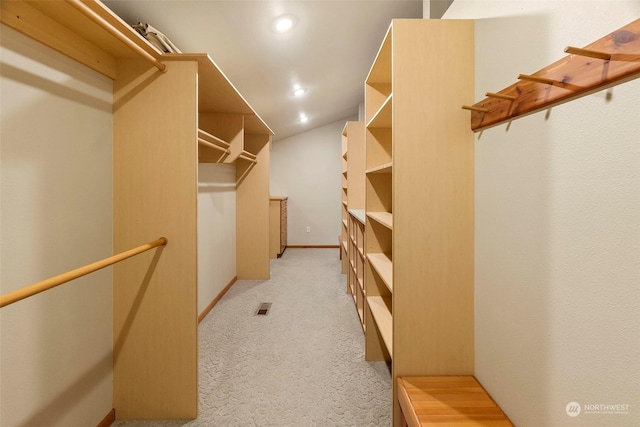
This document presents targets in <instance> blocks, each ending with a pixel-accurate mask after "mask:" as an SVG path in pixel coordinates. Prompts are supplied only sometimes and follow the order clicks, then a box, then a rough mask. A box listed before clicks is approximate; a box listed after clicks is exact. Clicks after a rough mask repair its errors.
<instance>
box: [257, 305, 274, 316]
mask: <svg viewBox="0 0 640 427" xmlns="http://www.w3.org/2000/svg"><path fill="white" fill-rule="evenodd" d="M269 310H271V303H270V302H263V303H260V305H259V306H258V309H257V310H256V316H266V315H267V314H269Z"/></svg>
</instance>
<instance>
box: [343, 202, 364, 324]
mask: <svg viewBox="0 0 640 427" xmlns="http://www.w3.org/2000/svg"><path fill="white" fill-rule="evenodd" d="M364 227H365V219H364V209H350V210H349V244H348V248H349V250H348V256H349V272H348V276H347V292H349V293H350V294H351V295H352V296H353V302H354V303H355V305H356V310H357V312H358V317H359V318H360V324H361V325H362V327H363V328H365V325H364V314H365V310H366V308H365V303H364V301H365V296H366V294H365V289H364V265H365V255H364V239H365V228H364Z"/></svg>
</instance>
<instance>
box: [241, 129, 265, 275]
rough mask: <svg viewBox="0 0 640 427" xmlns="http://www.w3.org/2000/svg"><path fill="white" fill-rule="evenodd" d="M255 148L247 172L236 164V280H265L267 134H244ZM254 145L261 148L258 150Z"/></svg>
mask: <svg viewBox="0 0 640 427" xmlns="http://www.w3.org/2000/svg"><path fill="white" fill-rule="evenodd" d="M244 139H245V144H249V145H250V146H251V147H252V150H255V151H258V155H257V163H256V164H255V165H253V167H252V169H251V173H248V174H244V173H243V170H242V166H241V165H236V168H237V175H238V178H239V179H240V181H239V182H238V183H237V187H236V267H237V273H238V279H239V280H267V279H269V276H270V273H269V154H270V152H269V142H270V140H271V137H270V136H268V135H245V136H244ZM258 147H261V148H260V149H259V150H258Z"/></svg>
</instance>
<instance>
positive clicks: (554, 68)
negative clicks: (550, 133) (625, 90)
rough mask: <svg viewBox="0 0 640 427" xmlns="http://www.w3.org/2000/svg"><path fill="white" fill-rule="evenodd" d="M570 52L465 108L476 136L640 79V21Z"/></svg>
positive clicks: (570, 49)
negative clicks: (468, 112)
mask: <svg viewBox="0 0 640 427" xmlns="http://www.w3.org/2000/svg"><path fill="white" fill-rule="evenodd" d="M565 52H568V53H570V54H569V55H567V56H565V57H563V58H562V59H560V60H558V61H556V62H554V63H553V64H551V65H548V66H546V67H545V68H543V69H541V70H539V71H537V72H535V73H534V74H532V75H523V74H521V75H520V76H519V81H518V82H517V83H514V84H512V85H511V86H509V87H507V88H505V89H502V90H501V91H500V92H498V93H497V94H495V93H490V92H488V93H487V98H485V99H483V100H482V101H480V102H477V103H475V104H473V106H471V107H467V106H463V108H466V109H470V110H471V129H472V130H473V131H474V132H477V131H480V130H483V129H486V128H489V127H492V126H496V125H499V124H501V123H504V122H506V121H510V120H513V119H515V118H519V117H523V116H525V115H528V114H532V113H535V112H538V111H540V110H543V109H546V108H550V107H553V106H554V105H558V104H561V103H563V102H567V101H571V100H574V99H577V98H579V97H582V96H585V95H588V94H590V93H593V92H596V91H598V90H601V89H604V88H606V87H609V86H613V85H616V84H620V83H623V82H626V81H629V80H632V79H635V78H637V77H639V76H640V19H636V20H635V21H633V22H631V23H629V24H627V25H626V26H624V27H621V28H620V29H618V30H616V31H614V32H612V33H611V34H609V35H607V36H605V37H603V38H601V39H599V40H597V41H595V42H593V43H591V44H589V45H587V46H585V47H584V48H583V49H579V48H573V47H568V48H567V49H566V50H565Z"/></svg>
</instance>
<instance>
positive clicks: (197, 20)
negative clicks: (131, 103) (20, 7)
mask: <svg viewBox="0 0 640 427" xmlns="http://www.w3.org/2000/svg"><path fill="white" fill-rule="evenodd" d="M103 2H104V3H105V4H106V5H107V6H108V7H109V8H110V9H112V10H113V11H114V12H115V13H116V14H117V15H119V16H120V17H121V18H122V19H124V20H125V21H126V22H127V23H129V24H135V23H137V22H145V23H148V24H150V25H152V26H154V27H155V28H157V29H158V30H159V31H161V32H163V33H164V34H165V35H166V36H167V37H169V39H170V40H171V41H172V42H173V43H174V44H175V45H176V46H177V47H178V48H179V49H180V50H181V51H182V52H189V53H208V54H209V55H210V56H211V58H212V59H213V60H214V61H215V62H216V64H217V65H218V67H220V69H221V70H222V71H223V72H224V73H225V74H226V76H227V77H228V78H229V79H230V80H231V82H232V83H233V84H234V86H235V87H236V88H237V89H238V90H239V91H240V93H241V94H242V95H243V96H244V98H245V99H246V100H247V101H248V102H249V104H251V106H252V107H253V109H254V110H256V112H257V113H258V114H259V115H260V116H261V117H262V119H263V120H264V121H265V122H266V123H267V124H268V125H269V127H271V129H273V131H274V132H275V133H276V136H275V138H274V140H278V139H282V138H286V137H289V136H292V135H295V134H297V133H300V132H305V131H308V130H309V129H312V128H315V127H319V126H323V125H325V124H328V123H332V122H335V121H337V120H341V119H346V118H349V117H351V116H354V115H357V114H358V105H359V104H360V103H362V102H363V101H364V79H365V77H366V76H367V73H368V72H369V68H370V67H371V64H372V62H373V59H374V58H375V55H376V53H377V51H378V47H379V46H380V43H381V42H382V38H383V37H384V34H385V32H386V31H387V28H388V27H389V23H390V22H391V19H392V18H422V4H423V1H422V0H378V1H371V0H296V1H269V0H260V1H259V0H253V1H247V0H234V1H218V0H206V1H203V0H200V1H188V0H162V1H159V0H134V1H130V0H104V1H103ZM282 14H292V15H294V16H295V17H296V18H297V23H296V25H295V26H294V28H293V29H292V30H291V31H290V32H289V33H286V34H278V33H275V32H274V31H272V29H271V25H272V21H273V19H274V18H276V17H278V16H280V15H282ZM295 84H299V85H300V86H302V87H304V88H306V89H307V93H306V94H305V95H304V96H303V97H301V98H295V97H294V96H293V94H292V91H293V86H294V85H295ZM300 113H305V114H306V115H307V116H308V117H309V121H308V122H307V123H300V122H298V118H299V115H300Z"/></svg>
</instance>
